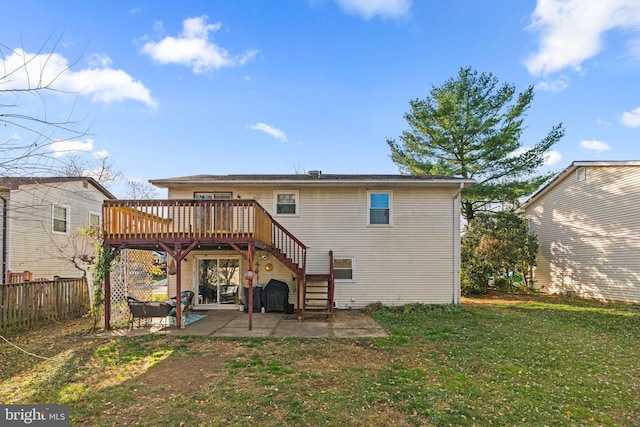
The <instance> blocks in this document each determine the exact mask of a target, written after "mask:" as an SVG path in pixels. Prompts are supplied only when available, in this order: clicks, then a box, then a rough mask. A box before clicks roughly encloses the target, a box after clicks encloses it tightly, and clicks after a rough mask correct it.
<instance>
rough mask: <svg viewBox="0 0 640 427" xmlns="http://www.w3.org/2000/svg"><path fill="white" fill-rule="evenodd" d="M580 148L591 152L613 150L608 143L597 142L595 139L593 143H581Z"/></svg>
mask: <svg viewBox="0 0 640 427" xmlns="http://www.w3.org/2000/svg"><path fill="white" fill-rule="evenodd" d="M580 147H582V148H583V149H585V150H591V151H609V150H611V147H610V146H609V144H607V143H606V142H602V141H596V140H595V139H593V140H591V141H586V140H584V141H580Z"/></svg>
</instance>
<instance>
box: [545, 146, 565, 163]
mask: <svg viewBox="0 0 640 427" xmlns="http://www.w3.org/2000/svg"><path fill="white" fill-rule="evenodd" d="M560 160H562V154H560V153H559V152H557V151H555V150H551V151H549V152H547V154H546V156H545V158H544V164H545V165H546V166H553V165H555V164H557V163H558V162H560Z"/></svg>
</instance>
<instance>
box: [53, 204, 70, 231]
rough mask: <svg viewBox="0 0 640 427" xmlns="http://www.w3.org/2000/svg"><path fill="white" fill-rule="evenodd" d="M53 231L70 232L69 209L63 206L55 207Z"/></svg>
mask: <svg viewBox="0 0 640 427" xmlns="http://www.w3.org/2000/svg"><path fill="white" fill-rule="evenodd" d="M53 231H54V233H65V234H67V233H68V232H69V208H68V207H67V206H62V205H53Z"/></svg>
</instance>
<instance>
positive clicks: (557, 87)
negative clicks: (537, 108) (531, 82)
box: [536, 76, 569, 92]
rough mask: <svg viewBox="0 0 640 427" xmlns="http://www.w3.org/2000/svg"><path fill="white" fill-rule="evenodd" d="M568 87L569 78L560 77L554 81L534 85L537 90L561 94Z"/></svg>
mask: <svg viewBox="0 0 640 427" xmlns="http://www.w3.org/2000/svg"><path fill="white" fill-rule="evenodd" d="M568 87H569V78H568V77H567V76H560V78H557V79H555V80H547V81H543V82H540V83H538V84H537V85H536V88H537V89H540V90H545V91H548V92H562V91H563V90H565V89H566V88H568Z"/></svg>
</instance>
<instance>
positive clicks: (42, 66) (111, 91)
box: [0, 49, 156, 107]
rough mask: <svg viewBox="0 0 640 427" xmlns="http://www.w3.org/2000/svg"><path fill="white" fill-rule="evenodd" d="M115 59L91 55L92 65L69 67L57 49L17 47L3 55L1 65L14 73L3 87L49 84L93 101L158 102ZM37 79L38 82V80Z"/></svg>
mask: <svg viewBox="0 0 640 427" xmlns="http://www.w3.org/2000/svg"><path fill="white" fill-rule="evenodd" d="M110 65H111V59H110V58H109V57H108V56H106V55H104V54H94V55H90V56H89V58H88V67H87V68H84V69H81V70H79V71H73V70H72V69H70V68H69V62H68V61H67V59H66V58H65V57H63V56H62V55H60V54H57V53H51V54H33V53H27V52H25V51H23V50H22V49H15V50H14V51H13V53H12V54H11V55H9V56H8V57H6V58H4V60H2V59H0V67H3V68H4V69H5V70H7V72H6V73H5V75H7V76H10V77H9V78H5V79H3V80H2V81H1V82H0V90H23V89H35V88H37V87H36V86H35V85H36V84H39V85H41V86H47V85H49V86H50V87H51V88H52V89H55V90H56V91H58V93H65V92H66V93H77V94H79V95H82V96H88V97H90V98H91V100H92V101H93V102H104V103H107V104H108V103H111V102H113V101H124V100H126V99H130V100H134V101H140V102H143V103H145V104H147V105H148V106H150V107H154V106H155V105H156V101H155V100H154V99H153V98H152V97H151V92H150V91H149V89H147V88H146V87H145V86H144V85H143V84H142V83H141V82H139V81H136V80H134V79H133V77H131V76H130V75H129V74H127V73H126V72H125V71H123V70H116V69H113V68H109V66H110ZM34 82H36V83H34Z"/></svg>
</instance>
